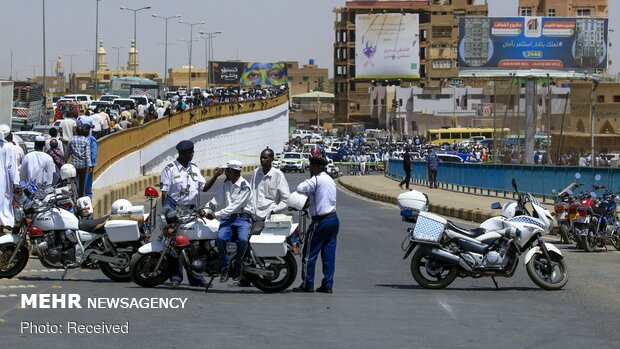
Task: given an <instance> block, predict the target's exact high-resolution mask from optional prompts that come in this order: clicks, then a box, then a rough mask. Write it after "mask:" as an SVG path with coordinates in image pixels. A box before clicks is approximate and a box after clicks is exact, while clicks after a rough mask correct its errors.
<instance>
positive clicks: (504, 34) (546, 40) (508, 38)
mask: <svg viewBox="0 0 620 349" xmlns="http://www.w3.org/2000/svg"><path fill="white" fill-rule="evenodd" d="M607 25H608V24H607V19H603V18H558V17H496V18H487V17H484V18H483V17H469V18H466V17H462V18H461V19H460V21H459V48H458V52H459V55H458V65H459V69H461V70H467V69H481V68H488V69H507V70H514V69H552V70H576V71H581V70H583V71H591V70H594V69H605V68H607V43H608V41H607Z"/></svg>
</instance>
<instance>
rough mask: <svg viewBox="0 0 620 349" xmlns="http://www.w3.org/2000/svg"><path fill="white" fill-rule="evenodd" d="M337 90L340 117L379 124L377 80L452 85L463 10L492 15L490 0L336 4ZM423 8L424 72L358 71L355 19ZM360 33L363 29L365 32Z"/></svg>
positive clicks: (465, 13) (337, 115) (420, 12)
mask: <svg viewBox="0 0 620 349" xmlns="http://www.w3.org/2000/svg"><path fill="white" fill-rule="evenodd" d="M334 13H335V17H336V18H335V25H334V28H335V38H336V40H335V42H334V93H335V102H334V103H335V118H336V121H338V122H343V121H351V122H353V121H360V122H364V123H366V124H369V125H377V124H378V123H379V120H378V119H376V118H372V117H371V104H370V88H371V86H401V87H408V86H419V87H423V88H424V87H426V88H429V87H430V88H440V87H447V86H450V85H452V84H454V83H456V84H460V83H461V81H460V80H458V68H457V65H456V62H457V53H458V48H457V45H458V23H459V17H461V16H487V15H488V6H487V3H486V0H424V1H422V0H411V1H382V0H375V1H368V0H351V1H347V2H346V6H345V7H343V8H338V9H334ZM369 13H405V14H410V13H417V14H418V15H419V28H420V34H419V40H420V41H419V43H420V45H419V46H420V52H419V55H420V67H419V69H420V78H419V79H390V78H386V79H359V78H356V77H355V70H356V67H355V52H356V51H355V37H356V30H355V19H356V15H358V14H369ZM357 35H363V33H359V34H357Z"/></svg>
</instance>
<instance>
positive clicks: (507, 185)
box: [387, 159, 620, 199]
mask: <svg viewBox="0 0 620 349" xmlns="http://www.w3.org/2000/svg"><path fill="white" fill-rule="evenodd" d="M411 165H412V171H411V172H412V173H411V179H412V181H413V182H416V183H424V182H425V181H426V180H427V174H426V163H425V162H420V161H413V162H412V163H411ZM575 173H581V179H580V180H579V183H580V184H583V185H582V186H581V187H579V188H578V189H577V190H578V191H582V190H583V191H588V192H589V191H590V190H591V189H592V185H595V184H596V185H605V186H607V188H608V189H610V190H613V191H618V190H620V168H610V167H596V168H594V169H593V168H592V167H578V166H540V165H494V164H455V163H441V164H439V168H438V170H437V180H438V181H439V182H440V184H442V187H444V188H448V189H453V190H458V191H470V192H471V191H472V190H473V191H474V193H477V192H478V191H480V193H482V194H484V195H491V196H493V195H495V196H502V195H503V196H506V193H507V192H510V193H511V192H512V191H513V189H512V184H511V181H512V178H515V179H516V180H517V184H518V186H519V191H523V192H529V193H532V194H534V195H536V196H539V197H542V198H543V199H545V198H550V197H552V196H553V194H552V190H553V189H556V190H557V191H561V190H562V189H564V188H566V187H567V186H568V185H569V184H571V183H573V182H575V181H576V179H575ZM595 175H600V176H601V180H600V181H598V182H597V181H595V180H594V177H595ZM387 176H389V177H393V178H403V177H404V176H405V171H404V170H403V161H402V160H399V159H390V161H389V162H388V170H387ZM485 191H486V193H485Z"/></svg>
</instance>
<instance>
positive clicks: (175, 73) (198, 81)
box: [168, 65, 207, 91]
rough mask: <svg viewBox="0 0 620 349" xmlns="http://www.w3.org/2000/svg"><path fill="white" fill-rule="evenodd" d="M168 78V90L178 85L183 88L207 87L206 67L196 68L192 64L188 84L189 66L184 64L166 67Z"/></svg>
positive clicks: (177, 87)
mask: <svg viewBox="0 0 620 349" xmlns="http://www.w3.org/2000/svg"><path fill="white" fill-rule="evenodd" d="M168 80H169V82H168V83H169V85H170V91H175V90H177V89H179V88H180V87H183V88H193V87H200V88H203V89H204V88H206V87H207V69H205V68H204V67H203V68H198V67H195V66H193V65H192V81H191V86H190V81H189V80H190V79H189V66H188V65H184V66H182V67H180V68H169V69H168Z"/></svg>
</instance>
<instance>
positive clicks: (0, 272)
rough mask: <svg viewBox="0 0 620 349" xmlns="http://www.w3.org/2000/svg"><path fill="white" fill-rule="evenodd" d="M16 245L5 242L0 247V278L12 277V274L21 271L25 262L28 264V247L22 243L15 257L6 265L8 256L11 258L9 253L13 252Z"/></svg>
mask: <svg viewBox="0 0 620 349" xmlns="http://www.w3.org/2000/svg"><path fill="white" fill-rule="evenodd" d="M16 247H17V245H15V244H6V245H4V246H2V247H0V279H3V278H7V279H10V278H12V277H13V276H15V275H17V274H19V273H21V271H22V270H24V268H25V267H26V264H28V248H27V247H26V246H25V245H24V246H22V247H21V248H20V249H19V251H18V252H17V255H16V256H15V259H13V262H12V263H11V265H10V266H9V265H7V264H8V261H9V258H11V255H13V252H15V248H16Z"/></svg>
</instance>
